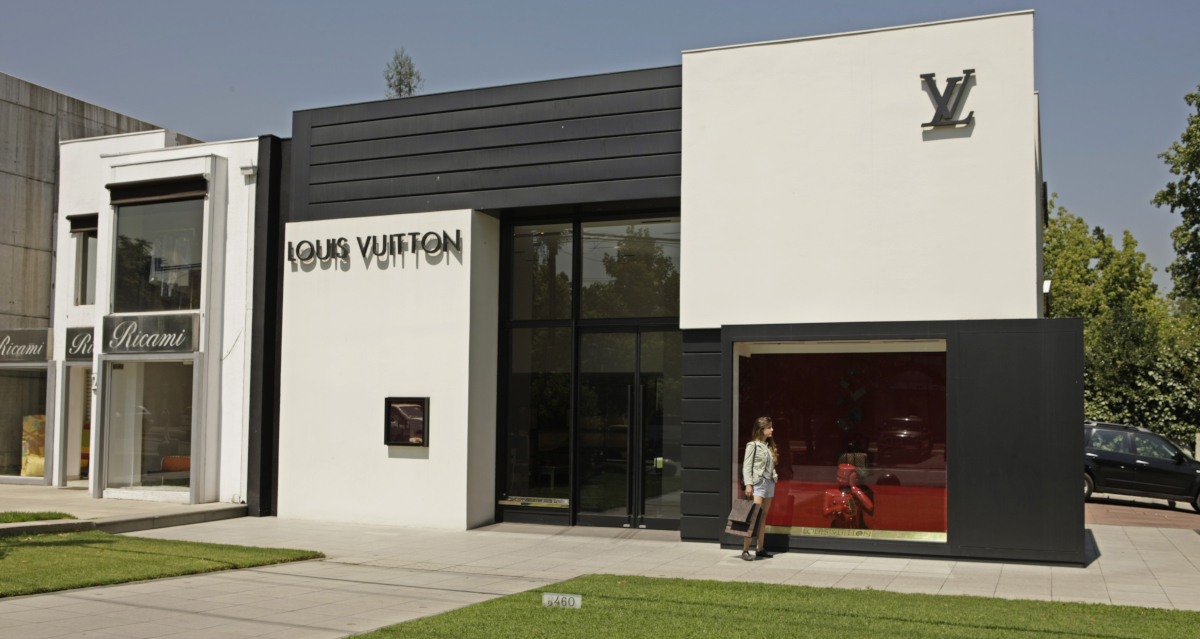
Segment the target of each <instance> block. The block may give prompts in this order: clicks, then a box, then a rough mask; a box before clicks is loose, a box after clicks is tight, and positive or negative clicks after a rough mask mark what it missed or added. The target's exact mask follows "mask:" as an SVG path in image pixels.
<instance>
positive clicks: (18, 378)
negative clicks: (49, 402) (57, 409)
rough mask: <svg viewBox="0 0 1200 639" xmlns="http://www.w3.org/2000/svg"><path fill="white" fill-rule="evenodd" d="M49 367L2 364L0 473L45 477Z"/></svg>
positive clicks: (0, 389) (0, 375)
mask: <svg viewBox="0 0 1200 639" xmlns="http://www.w3.org/2000/svg"><path fill="white" fill-rule="evenodd" d="M45 466H46V369H45V368H33V369H21V368H0V475H10V476H17V477H44V476H45Z"/></svg>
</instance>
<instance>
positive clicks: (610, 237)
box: [579, 217, 679, 319]
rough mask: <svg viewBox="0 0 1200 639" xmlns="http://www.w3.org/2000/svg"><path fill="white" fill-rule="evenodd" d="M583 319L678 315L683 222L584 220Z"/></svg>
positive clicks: (581, 301)
mask: <svg viewBox="0 0 1200 639" xmlns="http://www.w3.org/2000/svg"><path fill="white" fill-rule="evenodd" d="M580 229H581V230H580V236H581V237H580V239H581V242H580V243H581V245H582V249H581V250H582V253H583V273H582V279H583V281H582V286H581V290H580V297H579V302H580V309H579V313H580V316H581V317H582V318H584V319H599V318H626V317H678V316H679V218H678V217H669V218H658V219H651V220H634V221H622V222H584V223H583V224H582V225H581V227H580Z"/></svg>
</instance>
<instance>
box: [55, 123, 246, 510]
mask: <svg viewBox="0 0 1200 639" xmlns="http://www.w3.org/2000/svg"><path fill="white" fill-rule="evenodd" d="M175 139H176V136H175V134H174V133H173V132H171V131H164V130H158V131H150V132H145V133H133V134H125V135H115V136H108V137H101V138H90V139H83V140H75V141H71V142H64V143H63V144H62V145H61V149H60V158H61V168H60V178H59V183H60V192H59V200H58V201H59V207H58V209H59V221H58V237H57V238H56V245H57V247H58V253H57V272H56V282H57V287H56V289H55V300H54V302H55V304H54V308H55V311H54V333H53V338H54V349H53V353H54V360H53V361H52V363H51V370H52V373H53V374H54V375H55V376H56V378H57V379H58V380H59V382H58V384H57V385H56V388H57V393H56V398H55V399H54V402H55V406H56V408H57V409H58V410H57V411H55V413H54V414H55V417H54V418H53V423H52V424H51V425H50V426H49V427H50V428H52V429H53V432H54V433H55V434H56V435H57V437H56V438H55V441H57V442H59V444H58V445H57V446H54V450H53V451H52V453H51V454H53V455H55V457H56V463H55V464H54V466H53V467H54V469H55V472H54V475H53V477H52V479H51V482H52V483H53V484H54V485H57V486H62V485H66V484H68V483H75V482H82V480H83V479H86V481H87V486H88V488H89V490H90V491H91V493H92V495H93V496H95V497H106V498H119V499H143V500H156V501H170V502H177V503H203V502H213V501H225V502H235V503H242V502H244V501H245V495H246V466H247V464H246V448H247V427H246V425H247V419H248V412H247V401H248V388H249V380H250V375H249V360H248V353H249V349H250V345H251V344H250V334H249V322H250V313H251V297H250V295H249V292H250V290H251V287H250V285H249V284H250V283H249V279H248V274H249V273H252V272H253V265H254V259H255V256H254V250H253V246H252V243H251V238H252V236H253V232H254V229H253V220H254V210H255V187H256V166H255V165H256V161H257V156H258V148H259V140H258V139H257V138H252V139H247V140H234V141H229V142H217V143H207V144H191V145H186V146H176V143H175Z"/></svg>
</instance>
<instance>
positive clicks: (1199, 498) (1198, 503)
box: [1192, 493, 1200, 513]
mask: <svg viewBox="0 0 1200 639" xmlns="http://www.w3.org/2000/svg"><path fill="white" fill-rule="evenodd" d="M1192 508H1193V509H1194V510H1195V511H1196V512H1198V513H1200V493H1196V496H1195V497H1192Z"/></svg>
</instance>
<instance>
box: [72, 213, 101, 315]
mask: <svg viewBox="0 0 1200 639" xmlns="http://www.w3.org/2000/svg"><path fill="white" fill-rule="evenodd" d="M73 235H74V236H75V305H76V306H87V305H91V304H95V303H96V244H97V235H96V231H94V230H92V231H80V232H78V233H73Z"/></svg>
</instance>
